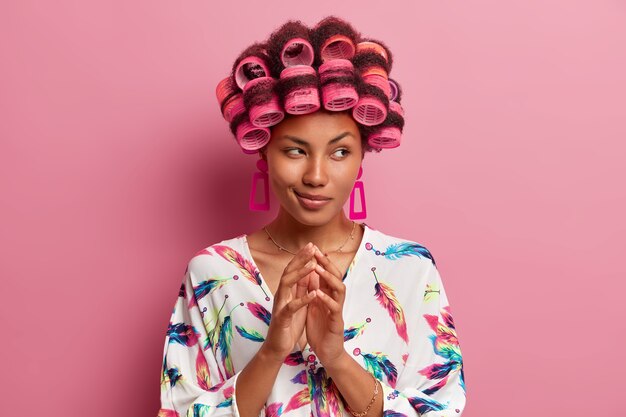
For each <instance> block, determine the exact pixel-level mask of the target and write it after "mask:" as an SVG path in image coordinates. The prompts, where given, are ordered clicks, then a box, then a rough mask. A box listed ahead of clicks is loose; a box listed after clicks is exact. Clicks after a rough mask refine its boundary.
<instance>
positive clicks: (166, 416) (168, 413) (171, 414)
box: [157, 408, 180, 417]
mask: <svg viewBox="0 0 626 417" xmlns="http://www.w3.org/2000/svg"><path fill="white" fill-rule="evenodd" d="M157 417H180V415H179V414H178V412H177V411H176V410H168V409H165V408H161V409H160V410H159V413H158V414H157Z"/></svg>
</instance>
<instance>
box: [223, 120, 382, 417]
mask: <svg viewBox="0 0 626 417" xmlns="http://www.w3.org/2000/svg"><path fill="white" fill-rule="evenodd" d="M261 156H262V157H263V158H264V159H266V161H267V163H268V176H269V180H270V186H271V188H272V191H273V193H274V195H275V196H276V198H277V199H278V200H279V202H280V209H279V212H278V215H277V216H276V218H275V219H274V220H273V221H272V222H271V223H269V224H268V225H267V226H266V227H267V229H268V230H269V232H270V234H271V235H272V237H274V239H275V240H276V241H277V243H278V244H279V245H281V246H282V247H284V248H286V249H288V250H289V251H291V252H293V253H295V255H293V254H290V253H288V252H284V251H281V250H279V249H278V248H277V246H276V245H275V244H274V243H273V242H272V241H271V240H270V239H269V237H268V236H267V234H266V233H265V231H264V230H262V229H260V230H257V231H255V232H253V233H251V234H249V235H247V241H248V246H249V247H250V251H251V254H252V256H253V258H254V261H255V264H256V265H257V267H258V268H259V271H260V273H261V276H262V277H263V279H264V280H265V282H266V284H267V286H268V287H269V288H270V290H271V292H272V295H273V299H274V301H273V308H272V320H271V322H270V326H269V329H268V334H267V337H266V339H265V341H264V342H263V344H262V346H261V348H260V349H259V351H258V352H257V354H256V355H255V356H254V357H253V358H252V360H251V361H250V362H249V363H248V364H247V365H246V367H245V368H244V369H243V370H242V372H241V374H240V376H239V378H238V381H237V385H236V392H235V400H236V404H237V407H238V409H239V412H240V414H241V416H242V417H256V416H258V414H259V412H260V410H261V408H262V407H263V406H264V404H265V401H266V400H267V398H268V396H269V393H270V391H271V389H272V386H273V384H274V381H275V380H276V375H277V374H278V370H279V369H280V367H281V365H282V363H283V361H284V359H285V357H286V356H287V355H288V354H289V353H291V352H292V351H293V349H294V347H296V345H297V346H298V347H299V348H300V349H304V347H305V345H306V344H307V343H308V344H309V345H310V346H311V348H312V349H313V350H314V351H315V353H316V355H317V358H318V359H319V361H320V362H321V364H322V365H323V366H324V368H325V369H326V372H327V374H328V376H329V377H331V378H332V379H333V381H334V382H335V385H336V386H337V388H338V389H339V391H340V393H341V395H342V397H343V399H344V402H345V403H346V404H347V405H348V406H349V407H350V408H351V409H353V410H356V411H361V410H364V409H365V408H366V406H367V405H368V404H369V401H370V399H371V398H372V394H373V391H374V380H373V379H372V377H371V375H370V374H369V373H368V372H367V371H365V370H364V369H363V368H362V367H361V365H359V364H358V363H357V362H356V361H355V360H354V359H353V358H352V357H351V356H350V355H348V353H347V352H346V351H345V350H344V347H343V329H344V322H343V318H342V311H343V303H344V300H345V285H344V284H343V282H342V277H343V275H344V274H345V272H346V270H347V268H348V266H349V264H350V263H351V262H352V259H353V258H354V256H355V254H356V251H357V249H358V248H359V246H360V243H361V240H362V237H363V228H362V227H360V226H356V227H354V229H353V222H352V221H351V220H349V219H348V218H347V217H346V216H345V214H344V212H343V206H344V204H345V203H346V201H347V199H348V198H349V196H350V192H351V190H352V187H353V185H354V182H355V180H356V178H357V174H358V171H359V167H360V166H361V162H362V160H363V156H364V152H363V146H362V143H361V136H360V133H359V129H358V126H357V125H356V123H355V122H354V120H353V119H352V117H351V116H350V115H349V113H332V112H325V111H318V112H316V113H312V114H308V115H304V116H296V117H289V118H287V119H285V120H283V121H282V122H281V123H279V124H278V125H276V126H274V127H273V128H272V137H271V140H270V142H269V143H268V145H267V146H266V148H265V149H263V151H262V152H261ZM300 193H305V194H313V195H323V196H325V197H327V198H328V199H329V201H328V203H327V204H325V205H324V206H323V207H319V208H314V209H311V208H308V207H306V206H303V205H302V204H301V202H300V199H299V198H298V194H300ZM353 230H354V234H353V239H349V238H348V237H349V236H350V233H351V232H352V231H353ZM346 240H347V241H346ZM344 242H345V245H344V246H343V248H342V250H341V251H337V248H339V247H340V246H341V245H342V244H344ZM379 391H380V387H379ZM381 416H382V394H380V393H379V395H378V397H377V398H376V401H375V402H374V404H372V407H371V409H370V411H369V412H368V414H367V417H381Z"/></svg>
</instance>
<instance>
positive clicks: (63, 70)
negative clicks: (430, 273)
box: [0, 0, 626, 417]
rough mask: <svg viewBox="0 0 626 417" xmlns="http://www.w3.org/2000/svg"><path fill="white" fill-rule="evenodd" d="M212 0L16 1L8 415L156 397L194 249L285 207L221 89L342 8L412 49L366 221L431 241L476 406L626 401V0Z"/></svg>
mask: <svg viewBox="0 0 626 417" xmlns="http://www.w3.org/2000/svg"><path fill="white" fill-rule="evenodd" d="M216 3H217V2H208V1H204V2H200V1H185V2H176V1H154V0H153V1H133V2H127V1H123V2H122V1H120V2H111V1H100V2H93V1H92V2H79V1H55V2H37V1H32V0H29V1H25V0H20V1H14V2H2V5H0V56H1V57H2V64H1V65H0V158H1V159H0V187H1V193H0V198H1V205H0V219H1V220H0V221H1V223H0V250H1V251H2V262H1V266H0V267H1V269H0V274H1V288H0V294H1V297H2V299H1V302H0V326H1V327H0V328H1V329H2V341H1V342H0V349H1V356H0V357H1V358H2V361H1V368H2V375H3V376H2V378H0V384H1V390H0V393H1V394H0V395H1V396H2V398H4V401H3V405H2V412H1V413H2V415H7V416H9V415H24V416H35V415H43V413H44V412H45V414H46V415H48V416H53V417H56V416H79V415H81V416H83V415H89V416H91V417H104V416H112V415H119V416H146V417H147V416H154V414H155V412H156V408H157V407H158V404H157V399H158V394H159V371H160V366H161V354H162V348H163V340H164V332H165V329H166V326H167V321H168V319H169V314H170V311H171V308H172V306H173V303H174V299H175V297H176V294H177V291H178V287H179V284H180V279H181V278H182V274H183V271H184V268H185V266H186V263H187V261H188V260H189V258H190V257H191V256H192V255H193V254H194V253H195V252H196V251H197V250H198V249H200V248H202V247H204V246H206V245H208V244H210V243H213V242H216V241H218V240H221V239H224V238H227V237H232V236H234V235H235V234H239V233H243V232H246V231H252V230H253V229H254V228H257V227H259V226H261V225H262V224H263V223H264V222H266V221H268V220H269V219H270V218H271V214H272V213H270V214H268V215H264V214H257V213H253V214H250V213H249V212H248V211H247V208H246V207H247V206H246V205H247V198H248V186H249V181H250V179H249V178H250V174H251V173H252V172H253V168H254V160H255V158H254V157H251V156H246V155H244V154H243V153H241V152H240V151H239V150H238V148H237V147H236V146H235V144H234V142H233V139H232V138H231V136H230V133H229V132H228V128H227V125H226V123H225V122H224V121H223V120H222V119H221V116H220V114H219V111H218V107H217V104H216V101H215V98H214V95H213V94H214V93H213V91H214V86H215V84H216V83H217V82H218V81H219V80H220V79H221V78H222V77H223V76H225V75H226V73H227V72H228V71H229V69H230V66H231V64H232V62H233V60H234V59H235V57H236V55H237V53H238V52H239V51H240V50H241V49H243V48H244V47H245V46H247V45H248V44H249V43H251V42H252V41H253V40H261V39H264V38H265V37H266V36H267V35H268V34H269V32H270V31H271V30H272V29H273V28H275V27H276V26H277V25H278V24H280V23H281V22H283V21H284V20H285V19H287V18H300V19H302V20H303V21H304V22H306V23H308V24H313V23H315V22H316V21H317V20H319V19H320V18H321V17H322V16H324V15H326V14H330V13H335V14H338V15H339V16H343V17H345V18H348V19H350V20H352V21H353V23H354V24H355V26H356V27H357V28H359V29H360V30H361V31H362V32H364V33H365V34H368V35H370V36H373V37H378V38H380V39H382V40H384V41H386V43H388V44H389V45H390V47H391V48H392V51H393V52H394V54H395V58H396V60H395V65H394V69H393V72H392V74H393V75H394V76H395V78H397V79H398V80H399V81H400V82H401V84H402V86H403V88H404V91H405V99H404V101H403V103H404V106H405V109H406V111H407V113H408V116H407V126H406V129H405V135H404V143H403V145H402V146H401V147H400V148H398V149H396V150H391V151H385V152H383V153H381V154H378V155H369V156H368V157H367V158H366V163H365V165H364V170H365V173H364V176H363V179H364V181H365V185H366V192H367V197H368V204H369V205H368V212H369V214H370V216H369V218H368V220H367V222H368V224H370V225H372V226H373V227H375V228H377V229H381V230H383V231H385V232H387V233H389V234H395V235H399V236H403V237H406V238H409V239H414V240H418V241H420V242H422V243H424V244H426V245H427V246H428V247H429V248H430V249H431V250H432V252H433V254H434V255H435V256H436V258H437V261H438V266H439V268H440V271H441V273H442V277H443V279H444V282H445V284H446V287H447V291H448V294H449V298H450V301H451V304H452V306H453V311H454V314H455V320H456V322H457V325H458V328H459V337H460V339H461V348H462V352H463V354H464V358H465V366H466V368H465V369H466V378H467V387H468V406H467V409H466V413H465V414H464V416H465V415H466V416H467V417H479V416H480V417H483V416H496V415H499V416H503V415H504V416H510V417H522V416H528V415H533V416H551V415H557V414H558V415H567V416H570V417H574V416H576V417H578V416H581V417H582V416H589V415H604V416H614V415H617V412H618V410H619V411H620V413H623V408H624V407H623V406H622V405H620V404H619V402H620V401H621V398H622V393H621V390H618V387H619V386H621V387H623V386H624V382H623V381H624V373H625V371H626V361H624V359H623V354H622V353H619V352H623V350H624V344H625V343H626V325H625V324H624V318H625V317H626V314H625V313H626V311H625V310H626V309H625V304H626V303H625V302H624V301H623V292H624V290H625V289H626V287H625V285H624V281H623V279H624V278H625V277H626V274H625V272H626V267H625V266H624V249H625V245H624V232H625V231H626V227H625V222H624V212H626V196H625V193H624V178H625V177H626V175H625V174H626V172H625V171H626V169H625V167H624V166H625V165H624V156H625V155H626V154H625V152H626V145H625V142H624V140H625V138H626V122H625V120H626V99H625V97H626V48H625V47H624V45H625V44H626V24H624V22H625V21H626V10H625V9H626V7H625V6H624V3H623V2H618V1H615V0H614V1H600V0H598V1H594V2H583V1H573V0H568V1H565V0H561V1H538V0H528V1H519V2H502V1H496V0H493V1H486V0H485V1H432V2H431V1H428V2H426V1H405V2H401V3H399V2H393V3H396V4H393V3H391V5H390V3H389V2H380V3H379V4H374V3H372V2H367V9H365V8H364V7H363V5H364V4H365V3H364V2H362V1H336V0H323V1H318V2H315V3H311V6H310V7H302V8H301V7H300V6H298V9H302V10H303V14H296V11H295V3H294V2H293V1H277V0H268V1H264V2H259V3H252V2H236V3H232V2H219V3H223V4H228V5H224V6H216V5H215V4H216ZM230 4H234V6H229V5H230ZM244 4H245V6H244ZM253 4H254V5H253ZM298 4H300V3H298ZM259 18H260V19H259ZM274 207H275V204H274ZM242 219H243V220H242Z"/></svg>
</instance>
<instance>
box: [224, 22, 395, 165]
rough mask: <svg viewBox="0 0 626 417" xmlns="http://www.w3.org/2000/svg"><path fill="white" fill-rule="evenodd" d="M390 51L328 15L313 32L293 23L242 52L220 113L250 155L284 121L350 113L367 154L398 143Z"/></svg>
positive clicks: (234, 64)
mask: <svg viewBox="0 0 626 417" xmlns="http://www.w3.org/2000/svg"><path fill="white" fill-rule="evenodd" d="M392 66H393V57H392V54H391V51H390V50H389V48H388V47H387V45H385V44H384V43H383V42H381V41H379V40H376V39H373V38H369V37H363V36H362V35H361V34H360V33H359V32H358V31H357V30H356V29H355V28H354V27H353V26H352V25H351V24H350V23H348V22H347V21H345V20H343V19H341V18H339V17H336V16H328V17H326V18H324V19H322V20H321V21H319V22H318V23H317V24H316V25H315V26H314V27H312V28H309V27H307V26H306V25H304V24H303V23H302V22H301V21H299V20H290V21H287V22H286V23H284V24H283V25H281V26H280V27H279V28H278V29H276V30H274V31H273V32H272V33H271V34H270V35H269V37H268V38H267V39H266V40H265V41H263V42H255V43H253V44H252V45H250V46H248V47H247V48H245V49H244V50H243V51H242V52H241V53H240V54H239V56H238V57H237V59H236V60H235V62H234V63H233V66H232V70H231V73H230V75H229V76H228V77H226V78H225V79H223V80H222V81H220V83H219V84H218V86H217V88H216V94H217V98H218V102H219V104H220V107H221V111H222V115H223V116H224V118H225V119H226V120H227V121H228V122H229V123H230V130H231V132H232V133H233V135H234V136H235V138H236V139H237V142H238V143H239V145H240V146H241V148H242V149H243V151H244V152H246V153H257V152H258V151H260V150H262V149H263V148H264V147H265V146H266V144H267V143H268V142H269V138H270V136H271V128H272V126H275V125H276V124H278V123H280V122H281V121H282V120H283V119H284V118H285V117H294V116H297V115H301V114H308V113H312V112H315V111H323V112H329V113H349V114H351V115H352V117H353V118H354V120H355V122H356V124H357V126H358V127H359V131H360V133H361V140H362V144H363V149H364V152H372V151H375V152H380V151H381V150H382V149H384V148H395V147H397V146H399V145H400V138H401V133H402V129H403V128H404V112H403V110H402V106H401V105H400V100H401V89H400V85H399V84H398V82H397V81H395V80H393V79H391V78H389V73H390V72H391V69H392Z"/></svg>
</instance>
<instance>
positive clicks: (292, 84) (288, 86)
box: [276, 65, 320, 114]
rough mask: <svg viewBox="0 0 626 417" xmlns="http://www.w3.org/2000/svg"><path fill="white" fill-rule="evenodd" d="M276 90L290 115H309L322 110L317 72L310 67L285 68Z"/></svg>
mask: <svg viewBox="0 0 626 417" xmlns="http://www.w3.org/2000/svg"><path fill="white" fill-rule="evenodd" d="M276 89H277V91H278V92H279V94H280V96H281V97H284V107H285V112H287V113H289V114H308V113H313V112H315V111H317V110H319V108H320V97H319V89H318V78H317V72H316V71H315V69H314V68H313V67H311V66H309V65H295V66H292V67H288V68H285V69H284V70H283V71H282V72H281V73H280V81H279V82H278V85H277V88H276Z"/></svg>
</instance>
